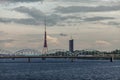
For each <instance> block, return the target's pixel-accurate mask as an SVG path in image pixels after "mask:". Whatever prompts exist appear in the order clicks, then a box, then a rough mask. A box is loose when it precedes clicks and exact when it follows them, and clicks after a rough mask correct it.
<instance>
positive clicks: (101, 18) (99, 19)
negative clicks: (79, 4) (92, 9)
mask: <svg viewBox="0 0 120 80" xmlns="http://www.w3.org/2000/svg"><path fill="white" fill-rule="evenodd" d="M109 19H115V18H113V17H99V16H95V17H91V18H85V19H83V20H84V21H101V20H109Z"/></svg>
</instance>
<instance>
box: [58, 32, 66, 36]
mask: <svg viewBox="0 0 120 80" xmlns="http://www.w3.org/2000/svg"><path fill="white" fill-rule="evenodd" d="M59 35H60V36H68V35H67V34H64V33H60V34H59Z"/></svg>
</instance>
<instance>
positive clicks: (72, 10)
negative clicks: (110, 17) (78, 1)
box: [55, 5, 120, 14]
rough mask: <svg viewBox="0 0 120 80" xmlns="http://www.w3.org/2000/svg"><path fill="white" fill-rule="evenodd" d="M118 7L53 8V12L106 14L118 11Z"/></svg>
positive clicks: (119, 8) (119, 7)
mask: <svg viewBox="0 0 120 80" xmlns="http://www.w3.org/2000/svg"><path fill="white" fill-rule="evenodd" d="M119 10H120V6H119V5H115V6H97V7H96V6H68V7H63V6H59V7H57V8H55V12H58V13H65V14H68V13H79V12H108V11H119Z"/></svg>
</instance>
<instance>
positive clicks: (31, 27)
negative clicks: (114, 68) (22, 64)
mask: <svg viewBox="0 0 120 80" xmlns="http://www.w3.org/2000/svg"><path fill="white" fill-rule="evenodd" d="M45 16H46V23H47V34H48V36H47V39H48V49H49V50H51V49H65V50H68V40H69V39H70V37H71V35H72V37H73V39H74V43H75V44H74V46H75V49H79V50H81V49H95V50H105V51H111V50H114V49H119V48H120V0H0V48H3V49H9V50H20V49H24V48H32V49H37V50H40V51H42V48H43V36H44V18H45Z"/></svg>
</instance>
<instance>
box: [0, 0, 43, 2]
mask: <svg viewBox="0 0 120 80" xmlns="http://www.w3.org/2000/svg"><path fill="white" fill-rule="evenodd" d="M0 1H1V2H38V1H43V0H0Z"/></svg>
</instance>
